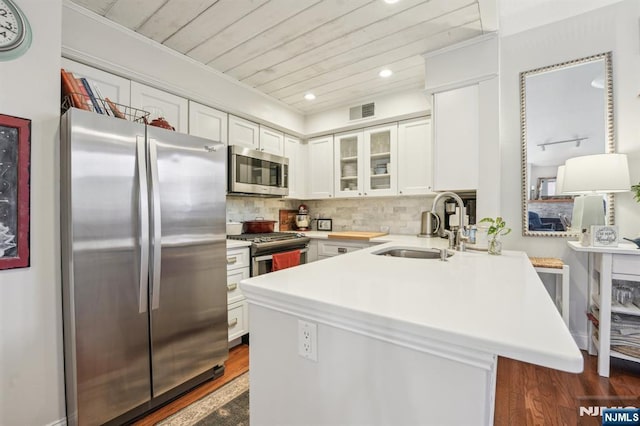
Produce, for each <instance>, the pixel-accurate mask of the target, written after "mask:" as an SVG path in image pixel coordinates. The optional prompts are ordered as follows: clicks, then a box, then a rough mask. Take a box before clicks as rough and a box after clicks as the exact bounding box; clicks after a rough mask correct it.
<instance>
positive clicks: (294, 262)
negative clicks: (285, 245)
mask: <svg viewBox="0 0 640 426" xmlns="http://www.w3.org/2000/svg"><path fill="white" fill-rule="evenodd" d="M299 264H300V250H293V251H286V252H284V253H274V254H273V263H272V265H271V272H275V271H279V270H280V269H286V268H291V267H292V266H298V265H299Z"/></svg>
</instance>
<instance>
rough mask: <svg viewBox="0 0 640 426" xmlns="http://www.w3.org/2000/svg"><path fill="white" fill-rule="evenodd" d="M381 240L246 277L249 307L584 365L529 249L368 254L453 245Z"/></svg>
mask: <svg viewBox="0 0 640 426" xmlns="http://www.w3.org/2000/svg"><path fill="white" fill-rule="evenodd" d="M307 234H311V233H307ZM309 236H310V237H311V235H309ZM314 237H316V236H315V233H314ZM317 238H321V237H320V236H318V237H317ZM377 240H382V241H392V242H388V243H385V244H383V245H376V246H373V247H370V248H366V249H363V250H359V251H356V252H353V253H349V254H346V255H341V256H336V257H333V258H330V259H326V260H322V261H319V262H313V263H309V264H306V265H301V266H298V267H295V268H290V269H285V270H282V271H278V272H274V273H270V274H266V275H261V276H258V277H254V278H250V279H246V280H243V281H241V288H242V291H243V293H244V294H245V296H246V297H247V298H248V300H249V302H250V303H255V304H257V305H262V306H267V307H271V308H274V309H278V310H281V311H285V312H290V313H293V314H297V315H300V316H312V317H314V318H316V319H319V320H324V321H326V322H328V323H331V324H332V325H335V326H338V327H343V328H346V329H351V330H357V331H358V332H362V333H367V334H369V335H375V336H378V337H379V338H388V339H391V340H396V341H401V342H402V343H401V344H404V345H406V346H410V345H413V346H415V347H426V346H427V345H433V344H435V343H439V344H444V345H447V347H456V346H459V347H463V348H473V349H476V350H479V351H482V352H485V353H492V354H498V355H502V356H505V357H509V358H513V359H516V360H520V361H525V362H530V363H533V364H538V365H542V366H546V367H551V368H555V369H559V370H564V371H569V372H580V371H582V368H583V359H582V354H581V353H580V350H579V349H578V347H577V346H576V344H575V342H574V340H573V338H572V337H571V335H570V333H569V330H568V329H567V327H566V325H565V323H564V322H563V320H562V317H561V316H560V314H559V313H558V311H557V309H556V307H555V305H554V303H553V302H552V300H551V298H550V296H549V294H548V293H547V291H546V289H545V288H544V286H543V284H542V282H541V281H540V278H539V277H538V275H537V273H536V272H535V270H534V269H533V267H532V266H531V263H530V262H529V259H528V257H527V255H526V254H525V253H523V252H514V251H504V252H503V254H502V255H501V256H491V255H488V254H486V253H481V252H471V251H468V252H462V253H460V252H456V253H455V254H454V255H453V256H452V257H450V258H449V261H447V262H441V261H439V260H431V259H406V258H394V257H385V256H377V255H374V254H372V252H377V251H380V250H382V249H384V248H388V247H397V246H412V247H445V246H446V243H447V242H446V240H444V239H440V238H429V239H427V238H417V237H413V236H397V235H387V236H384V237H378V238H376V239H373V240H371V241H372V242H376V241H377ZM382 241H381V242H382ZM385 336H386V337H385Z"/></svg>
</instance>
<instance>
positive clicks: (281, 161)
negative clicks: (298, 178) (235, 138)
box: [228, 145, 289, 197]
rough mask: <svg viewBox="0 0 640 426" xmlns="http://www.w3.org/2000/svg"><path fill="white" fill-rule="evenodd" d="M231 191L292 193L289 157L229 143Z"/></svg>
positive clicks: (236, 192)
mask: <svg viewBox="0 0 640 426" xmlns="http://www.w3.org/2000/svg"><path fill="white" fill-rule="evenodd" d="M228 166H229V180H228V182H229V188H228V190H229V191H228V192H229V193H230V194H249V195H262V196H273V197H276V196H286V195H289V159H288V158H286V157H281V156H279V155H274V154H269V153H266V152H263V151H258V150H255V149H250V148H245V147H241V146H238V145H230V146H229V163H228Z"/></svg>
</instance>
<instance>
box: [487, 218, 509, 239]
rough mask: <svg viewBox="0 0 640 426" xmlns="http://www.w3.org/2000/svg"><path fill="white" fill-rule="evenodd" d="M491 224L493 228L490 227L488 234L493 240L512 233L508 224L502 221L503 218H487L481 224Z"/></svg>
mask: <svg viewBox="0 0 640 426" xmlns="http://www.w3.org/2000/svg"><path fill="white" fill-rule="evenodd" d="M483 222H489V223H491V226H489V230H488V231H487V234H488V235H489V236H490V237H492V238H494V239H495V238H498V237H499V236H500V235H507V234H509V233H510V232H511V228H507V227H506V226H507V222H505V221H504V219H502V217H500V216H498V217H496V218H495V219H494V218H492V217H485V218H484V219H481V220H480V223H483Z"/></svg>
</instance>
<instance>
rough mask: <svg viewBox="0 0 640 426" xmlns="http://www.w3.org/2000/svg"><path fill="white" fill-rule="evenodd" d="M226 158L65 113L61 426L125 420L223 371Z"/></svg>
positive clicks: (193, 141)
mask: <svg viewBox="0 0 640 426" xmlns="http://www.w3.org/2000/svg"><path fill="white" fill-rule="evenodd" d="M225 155H226V151H225V149H224V147H223V146H222V144H220V143H217V142H214V141H211V140H207V139H203V138H197V137H193V136H189V135H185V134H181V133H177V132H172V131H169V130H165V129H161V128H157V127H151V126H145V125H144V124H139V123H134V122H131V121H126V120H122V119H117V118H113V117H107V116H104V115H100V114H96V113H93V112H88V111H83V110H79V109H75V108H71V109H70V110H68V111H67V112H66V113H65V114H64V115H63V117H62V122H61V149H60V157H61V170H60V175H61V183H60V188H61V241H62V259H63V264H62V273H63V313H64V341H65V376H66V382H65V383H66V398H67V421H68V424H70V425H76V424H80V425H94V424H96V425H97V424H104V423H114V424H116V423H118V424H119V423H124V422H126V421H127V420H129V419H131V418H133V417H136V416H138V415H140V414H142V413H143V412H145V411H148V410H149V409H151V408H154V407H156V406H158V405H160V404H162V403H164V402H166V401H168V400H170V399H172V398H174V397H175V396H177V395H178V394H180V393H183V392H184V391H186V390H188V389H189V388H191V387H193V386H194V385H196V384H198V383H201V382H203V381H205V380H207V379H210V378H211V377H213V376H214V375H218V374H222V371H223V369H224V361H225V360H226V359H227V357H228V344H227V291H226V263H225V261H226V249H225V244H226V240H225V232H226V230H225V214H226V212H225V210H226V209H225V183H226V181H225V175H226V174H225Z"/></svg>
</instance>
